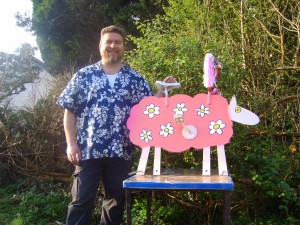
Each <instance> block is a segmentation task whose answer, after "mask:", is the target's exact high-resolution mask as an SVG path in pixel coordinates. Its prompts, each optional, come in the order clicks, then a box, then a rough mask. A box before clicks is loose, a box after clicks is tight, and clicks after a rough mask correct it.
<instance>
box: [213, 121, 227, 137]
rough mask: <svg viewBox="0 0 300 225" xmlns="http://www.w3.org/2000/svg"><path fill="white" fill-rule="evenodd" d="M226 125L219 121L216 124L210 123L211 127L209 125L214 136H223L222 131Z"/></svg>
mask: <svg viewBox="0 0 300 225" xmlns="http://www.w3.org/2000/svg"><path fill="white" fill-rule="evenodd" d="M225 126H226V125H225V124H224V123H223V122H222V120H218V121H217V122H216V123H215V122H214V121H210V125H209V129H210V132H209V133H210V134H214V133H218V134H222V133H223V131H222V129H223V128H224V127H225Z"/></svg>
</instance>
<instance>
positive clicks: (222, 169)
mask: <svg viewBox="0 0 300 225" xmlns="http://www.w3.org/2000/svg"><path fill="white" fill-rule="evenodd" d="M217 150H218V168H219V175H226V176H227V175H228V169H227V163H226V156H225V149H224V145H218V146H217Z"/></svg>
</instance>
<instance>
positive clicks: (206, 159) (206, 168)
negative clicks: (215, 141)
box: [202, 147, 210, 175]
mask: <svg viewBox="0 0 300 225" xmlns="http://www.w3.org/2000/svg"><path fill="white" fill-rule="evenodd" d="M202 175H210V147H205V148H203V161H202Z"/></svg>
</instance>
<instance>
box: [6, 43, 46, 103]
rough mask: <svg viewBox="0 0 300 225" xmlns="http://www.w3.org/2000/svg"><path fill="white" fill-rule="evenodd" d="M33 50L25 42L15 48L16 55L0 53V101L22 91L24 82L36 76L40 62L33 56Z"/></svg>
mask: <svg viewBox="0 0 300 225" xmlns="http://www.w3.org/2000/svg"><path fill="white" fill-rule="evenodd" d="M35 50H36V49H35V48H32V47H31V46H30V44H28V43H25V44H23V45H22V46H21V47H20V48H18V49H17V50H16V55H13V54H7V53H4V52H1V53H0V87H1V92H0V103H4V102H3V101H4V100H9V98H8V97H9V96H11V95H14V94H18V93H19V92H21V91H23V90H24V89H25V86H24V85H25V84H26V83H31V82H32V81H33V80H34V79H36V78H38V76H39V72H40V70H41V64H42V63H40V62H39V61H38V60H37V59H35V58H34V51H35Z"/></svg>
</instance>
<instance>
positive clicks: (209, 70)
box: [203, 53, 215, 88]
mask: <svg viewBox="0 0 300 225" xmlns="http://www.w3.org/2000/svg"><path fill="white" fill-rule="evenodd" d="M214 66H215V58H214V56H213V54H211V53H207V54H206V55H205V58H204V65H203V72H204V75H203V84H204V87H206V88H212V87H213V86H214V84H215V70H214Z"/></svg>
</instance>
